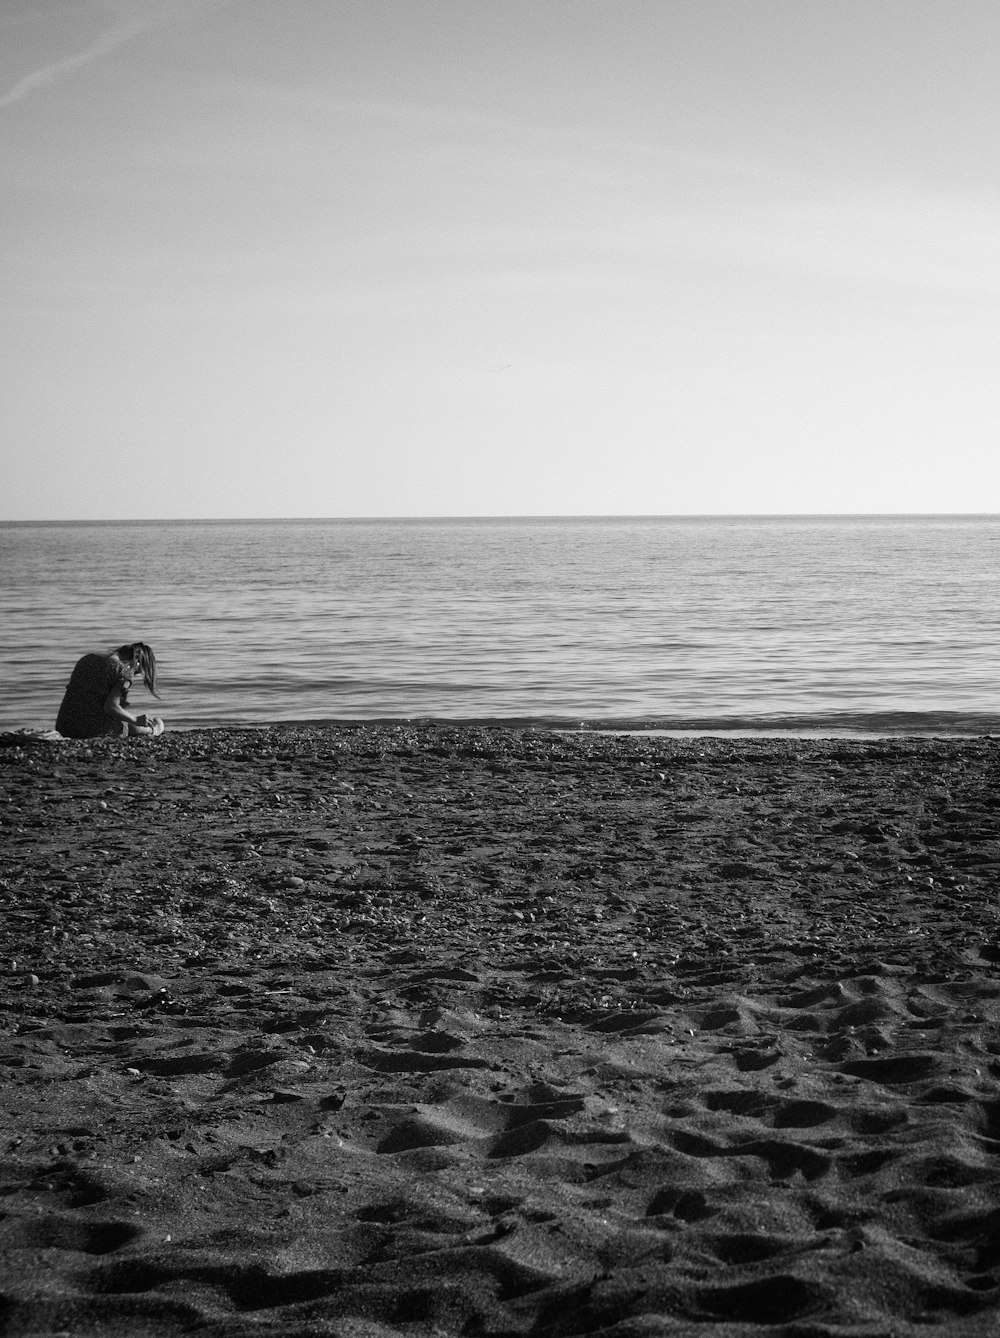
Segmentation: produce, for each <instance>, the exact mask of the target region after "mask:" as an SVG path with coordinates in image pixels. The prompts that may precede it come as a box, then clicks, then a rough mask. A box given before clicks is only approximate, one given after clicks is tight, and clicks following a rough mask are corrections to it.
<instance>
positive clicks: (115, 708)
mask: <svg viewBox="0 0 1000 1338" xmlns="http://www.w3.org/2000/svg"><path fill="white" fill-rule="evenodd" d="M104 714H105V715H113V716H117V718H118V719H119V720H125V721H127V722H128V723H129V724H130V725H137V724H138V723H139V721H138V720H137V719H136V717H135V716H134V715H132V713H131V712H130V711H127V710H126V709H125V707H124V706H122V690H121V687H120V686H119V685H118V684H117V683H116V684H115V686H114V687H113V688H112V689H111V691H110V692H109V693H108V695H107V696H106V697H105V699H104Z"/></svg>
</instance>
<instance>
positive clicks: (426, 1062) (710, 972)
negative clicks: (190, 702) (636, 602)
mask: <svg viewBox="0 0 1000 1338" xmlns="http://www.w3.org/2000/svg"><path fill="white" fill-rule="evenodd" d="M998 764H1000V742H997V741H994V740H991V739H966V740H916V739H910V740H907V739H898V740H878V741H853V740H837V741H826V742H824V741H816V740H767V739H764V740H750V739H738V740H737V739H683V740H678V739H667V738H644V737H625V738H622V737H612V736H597V735H588V734H578V735H555V734H549V733H543V732H532V731H515V730H504V731H501V730H485V729H451V728H444V727H438V728H430V727H427V728H422V727H363V728H362V727H359V728H352V729H333V728H330V729H327V728H322V729H320V728H312V729H300V728H283V729H271V730H265V731H257V730H226V731H211V732H196V733H192V734H184V735H170V734H167V735H165V736H164V737H163V738H161V739H158V740H155V741H134V742H126V741H101V742H97V743H79V742H74V743H68V742H65V743H58V744H52V743H49V744H45V743H39V744H37V745H35V746H33V747H6V748H3V749H0V968H2V973H0V1021H2V1030H0V1331H2V1332H5V1333H11V1334H35V1335H40V1334H49V1335H51V1334H60V1333H61V1334H72V1335H74V1338H76V1336H77V1335H111V1334H114V1335H118V1334H121V1335H175V1334H177V1335H180V1334H211V1335H220V1336H221V1335H243V1334H255V1335H275V1338H277V1335H282V1338H286V1336H287V1335H312V1334H317V1335H345V1338H346V1336H347V1335H350V1336H351V1338H360V1336H362V1335H373V1336H374V1335H388V1334H397V1333H421V1334H423V1333H439V1334H494V1335H501V1334H510V1335H514V1334H528V1333H531V1334H542V1335H553V1336H554V1338H555V1336H558V1335H577V1334H588V1335H593V1334H615V1335H621V1336H622V1338H624V1336H625V1335H651V1334H659V1333H666V1334H670V1335H693V1334H699V1335H703V1334H706V1335H707V1334H713V1335H714V1334H719V1335H727V1336H735V1335H750V1334H754V1335H771V1334H776V1335H785V1336H786V1338H821V1336H824V1335H830V1336H831V1338H832V1336H833V1335H859V1336H860V1335H864V1336H865V1338H875V1335H896V1336H899V1335H903V1336H907V1335H914V1336H915V1335H917V1334H920V1335H928V1334H936V1333H947V1334H961V1335H983V1336H984V1338H985V1335H987V1334H989V1335H993V1334H995V1333H996V1332H997V1327H998V1323H1000V1081H998V1080H1000V901H998V896H1000V878H998V874H1000V813H998V791H1000V770H998Z"/></svg>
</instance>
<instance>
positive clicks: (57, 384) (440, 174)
mask: <svg viewBox="0 0 1000 1338" xmlns="http://www.w3.org/2000/svg"><path fill="white" fill-rule="evenodd" d="M998 54H1000V5H998V4H997V0H2V4H0V219H2V229H3V260H2V264H3V282H2V289H0V358H2V366H3V378H4V385H3V396H2V401H0V403H2V408H0V415H2V421H0V518H3V519H34V518H55V519H62V518H114V517H161V516H178V517H181V516H220V517H221V516H322V515H330V516H337V515H343V516H351V515H456V514H465V515H495V514H606V513H618V514H629V513H643V514H645V513H663V514H672V513H706V512H761V511H763V512H782V511H806V512H810V511H973V512H974V511H996V510H1000V450H998V447H1000V433H998V426H1000V359H998V352H1000V349H998V342H1000V341H998V334H1000V322H998V297H1000V172H998V163H1000V80H998V78H997V61H998Z"/></svg>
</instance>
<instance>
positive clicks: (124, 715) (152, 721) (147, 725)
mask: <svg viewBox="0 0 1000 1338" xmlns="http://www.w3.org/2000/svg"><path fill="white" fill-rule="evenodd" d="M104 714H105V715H113V716H115V717H116V718H117V719H118V720H124V721H125V723H126V724H127V725H128V732H129V733H130V734H142V735H146V734H149V735H153V734H162V733H163V722H162V720H157V719H156V718H154V717H150V716H146V715H139V716H135V715H132V713H131V712H130V711H127V710H126V709H125V707H124V706H123V705H122V689H121V688H120V687H118V686H117V685H116V686H115V687H113V688H112V689H111V691H110V692H109V693H108V695H107V697H105V699H104Z"/></svg>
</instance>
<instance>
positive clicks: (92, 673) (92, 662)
mask: <svg viewBox="0 0 1000 1338" xmlns="http://www.w3.org/2000/svg"><path fill="white" fill-rule="evenodd" d="M131 683H132V675H131V673H130V670H129V666H128V665H126V664H123V663H122V662H121V660H119V659H118V657H117V656H116V655H97V654H92V655H84V657H83V659H82V660H78V661H77V662H76V666H75V668H74V669H73V672H72V674H71V675H70V680H69V683H68V684H67V687H66V694H65V696H64V697H63V700H62V706H60V708H59V715H58V717H57V719H56V729H57V730H58V731H59V733H60V734H62V735H63V737H64V738H67V739H92V738H94V737H96V736H97V735H99V734H121V733H123V732H124V726H123V724H122V721H121V720H119V719H117V718H116V717H115V716H113V715H107V714H106V713H105V710H104V703H105V702H106V701H107V698H108V693H109V692H110V691H111V689H112V688H114V687H116V686H117V687H120V688H121V689H122V690H123V691H127V690H128V688H129V687H130V686H131Z"/></svg>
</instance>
